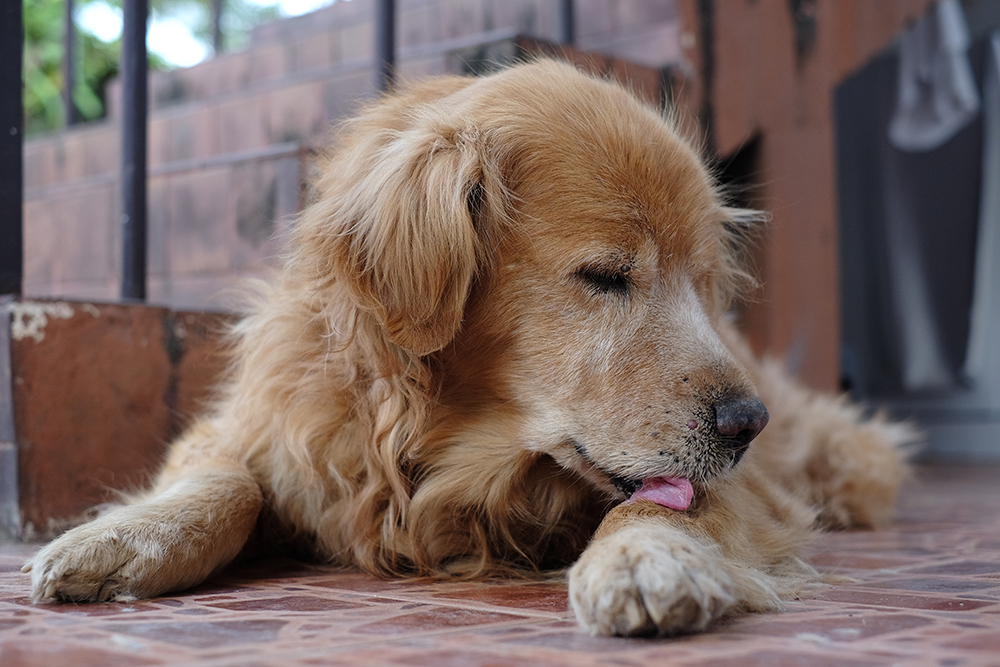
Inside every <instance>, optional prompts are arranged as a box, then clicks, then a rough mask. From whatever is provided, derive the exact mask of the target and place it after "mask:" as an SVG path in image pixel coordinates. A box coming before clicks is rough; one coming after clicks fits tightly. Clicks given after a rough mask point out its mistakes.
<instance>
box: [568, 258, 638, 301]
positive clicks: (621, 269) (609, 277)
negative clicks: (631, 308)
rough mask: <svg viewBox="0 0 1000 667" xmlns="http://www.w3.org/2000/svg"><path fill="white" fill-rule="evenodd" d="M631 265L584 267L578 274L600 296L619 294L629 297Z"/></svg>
mask: <svg viewBox="0 0 1000 667" xmlns="http://www.w3.org/2000/svg"><path fill="white" fill-rule="evenodd" d="M631 271H632V265H631V264H622V265H620V266H613V267H612V266H584V267H582V268H581V269H579V270H578V271H577V272H576V275H577V276H578V277H579V278H580V279H581V280H583V281H584V282H585V283H586V284H587V285H588V286H589V287H590V288H591V289H593V290H594V291H595V292H597V293H599V294H618V295H621V296H628V293H629V290H630V289H631V287H632V279H631V277H630V276H629V272H631Z"/></svg>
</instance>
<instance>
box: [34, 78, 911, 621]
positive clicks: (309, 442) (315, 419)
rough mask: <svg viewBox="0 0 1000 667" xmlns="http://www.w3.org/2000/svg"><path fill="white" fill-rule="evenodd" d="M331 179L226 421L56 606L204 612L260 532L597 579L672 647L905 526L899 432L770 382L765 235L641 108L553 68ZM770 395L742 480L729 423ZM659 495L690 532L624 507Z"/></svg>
mask: <svg viewBox="0 0 1000 667" xmlns="http://www.w3.org/2000/svg"><path fill="white" fill-rule="evenodd" d="M319 174H320V175H319V178H318V180H317V182H316V183H315V188H314V194H313V202H312V203H311V204H310V206H309V207H308V208H307V210H306V211H305V212H304V213H303V214H302V216H301V217H300V219H299V220H298V221H297V224H296V226H295V229H294V233H293V234H292V238H291V239H290V249H289V251H288V255H287V257H286V261H285V264H284V272H283V274H282V275H281V277H280V279H279V280H277V281H276V282H275V283H274V284H273V285H271V286H269V287H266V288H263V289H262V294H261V296H260V298H259V300H258V301H257V302H256V304H255V305H254V306H253V308H252V309H251V311H250V312H249V314H248V315H247V316H246V317H245V318H244V319H243V320H242V322H241V323H240V324H239V325H237V326H236V327H235V331H234V343H233V346H234V349H233V353H234V354H233V364H232V368H231V373H230V377H229V378H228V380H227V381H226V382H225V383H224V384H223V385H222V386H221V388H220V389H219V392H218V398H217V401H216V403H215V405H214V407H213V409H212V410H210V411H209V413H208V414H207V415H206V416H205V417H203V418H201V419H200V420H199V421H197V422H196V423H195V424H194V425H193V426H192V427H191V428H190V430H189V431H188V432H187V433H186V434H185V435H184V436H183V437H181V438H180V439H179V440H178V441H177V442H176V443H174V445H173V447H172V449H171V451H170V454H169V457H168V460H167V462H166V465H165V467H164V469H163V470H162V472H161V474H160V476H159V478H158V480H157V481H156V483H155V485H154V487H153V488H152V489H151V490H150V491H149V492H148V493H147V494H144V495H142V496H140V497H137V498H135V499H134V500H133V501H132V502H130V503H129V504H128V505H126V506H124V507H120V508H118V509H115V510H113V511H111V512H110V513H108V514H106V515H104V516H102V517H100V518H98V519H97V520H95V521H93V522H92V523H89V524H87V525H84V526H81V527H79V528H77V529H75V530H73V531H70V532H69V533H67V534H66V535H64V536H62V537H61V538H59V539H58V540H56V541H55V542H53V543H52V544H51V545H49V546H48V547H46V548H45V549H43V550H42V551H40V552H39V553H38V554H37V555H36V557H35V558H34V559H33V560H32V562H30V563H29V564H28V565H27V566H26V569H30V570H32V572H33V586H34V589H33V597H34V599H36V600H38V599H42V598H49V597H55V598H59V599H71V600H105V599H131V598H134V597H146V596H152V595H157V594H160V593H163V592H166V591H170V590H177V589H181V588H184V587H187V586H191V585H193V584H196V583H198V582H199V581H202V580H203V579H205V578H206V577H207V576H209V575H210V574H211V573H212V572H214V571H216V570H218V569H219V568H221V567H223V566H225V565H226V564H227V563H228V562H230V561H231V560H232V559H233V558H234V557H235V556H236V555H237V554H238V553H239V552H240V551H241V550H242V549H243V548H244V546H245V545H246V543H247V542H248V539H249V538H250V536H251V533H253V532H254V531H255V527H256V529H257V531H256V532H257V533H259V534H260V535H262V536H263V539H265V540H272V541H274V540H278V539H281V540H290V541H292V542H294V543H295V544H298V545H302V544H306V545H308V548H309V549H311V550H312V551H313V552H314V553H315V555H318V556H319V557H321V558H323V559H325V560H328V561H330V562H333V563H336V564H340V565H345V566H354V567H360V568H361V569H363V570H365V571H367V572H371V573H374V574H378V575H383V576H392V575H434V576H464V577H476V576H484V575H494V574H499V573H505V572H512V571H522V572H523V571H539V570H543V569H547V568H560V567H564V566H567V565H570V564H572V563H574V562H575V565H573V567H572V569H571V570H570V573H569V587H570V599H571V602H572V605H573V608H574V610H575V611H576V614H577V617H578V618H579V620H580V622H581V623H582V625H583V626H584V627H585V628H587V629H588V630H590V631H592V632H597V633H614V634H643V633H646V634H648V633H661V634H670V633H675V632H681V631H690V630H699V629H703V628H705V627H706V626H707V625H708V624H709V623H710V622H711V621H712V620H713V619H715V618H718V617H719V616H721V615H723V614H726V613H730V612H733V611H737V610H749V609H767V608H772V607H774V606H776V605H778V604H779V600H780V599H781V598H782V597H784V596H788V595H790V594H792V593H794V591H795V590H797V588H798V587H800V586H801V585H802V584H803V583H805V582H808V581H811V580H813V579H814V576H815V573H814V572H813V571H812V570H811V569H810V568H809V567H808V566H806V565H805V564H803V563H802V562H801V561H799V559H798V557H797V553H798V551H799V549H800V547H801V545H802V544H803V543H804V542H805V541H806V540H808V539H809V537H810V535H811V534H812V532H813V530H814V529H815V527H817V526H818V525H820V524H826V525H831V526H851V525H864V526H868V525H875V524H878V523H880V522H883V521H885V520H886V518H887V517H888V515H889V513H890V511H891V508H892V501H893V498H894V494H895V491H896V487H897V485H898V483H899V480H900V476H901V472H902V459H901V455H900V450H899V445H900V444H902V443H903V441H904V440H906V438H907V437H908V434H907V432H906V431H905V429H903V428H901V427H898V426H892V425H888V424H885V423H881V422H878V421H867V422H866V421H863V420H862V419H861V417H860V414H859V411H858V410H857V409H856V408H854V407H851V406H849V405H847V404H845V403H843V402H841V401H838V400H835V399H832V398H829V397H824V396H817V395H814V394H811V393H809V392H807V391H805V390H803V389H801V388H799V387H797V386H796V385H794V383H792V382H791V381H790V380H789V379H788V378H787V377H786V376H785V375H784V374H783V373H782V372H781V371H780V369H777V368H776V367H773V366H767V365H762V364H760V363H759V362H757V361H756V360H755V359H754V358H753V356H752V355H751V354H750V353H749V351H748V349H747V348H746V346H745V344H744V343H743V342H742V341H741V339H740V338H739V337H738V335H736V334H735V333H734V332H733V331H732V329H731V327H730V326H729V325H727V324H725V322H724V313H725V311H726V310H727V308H728V306H729V304H730V300H731V299H732V297H733V296H734V295H735V294H736V293H737V291H738V290H739V289H740V288H741V286H742V285H743V284H745V283H746V281H747V276H746V275H745V274H744V273H742V271H741V270H740V268H739V263H738V261H737V258H736V254H737V253H738V248H737V245H738V241H739V237H740V236H742V235H744V234H745V232H746V231H747V228H748V226H751V225H754V224H756V222H757V221H758V220H759V217H760V216H756V215H754V214H752V213H749V212H746V211H738V210H734V209H730V208H727V207H726V206H725V205H724V204H723V202H722V199H721V197H720V195H719V193H718V190H717V188H716V186H715V185H714V184H713V181H712V178H711V177H710V175H709V173H708V172H707V171H706V169H705V168H704V166H703V165H702V163H701V161H700V160H699V158H698V156H697V154H696V153H695V152H694V151H693V150H692V148H691V147H690V146H689V145H688V144H687V143H686V142H685V141H684V140H683V139H682V138H681V137H680V136H678V134H677V132H676V131H675V130H674V129H673V125H672V124H671V122H670V121H669V120H665V119H664V118H662V117H661V115H660V114H658V113H657V112H656V111H654V110H652V109H650V108H647V107H646V106H644V105H643V104H641V103H640V102H638V101H637V100H636V99H635V98H634V97H632V96H631V95H630V94H629V93H627V92H626V91H625V90H624V89H623V88H621V87H619V86H617V85H615V84H612V83H609V82H606V81H601V80H596V79H593V78H590V77H587V76H585V75H583V74H581V73H579V72H577V71H576V70H574V69H572V68H571V67H569V66H568V65H563V64H558V63H555V62H548V61H541V62H536V63H532V64H524V65H520V66H517V67H514V68H511V69H508V70H506V71H503V72H500V73H497V74H494V75H492V76H488V77H484V78H481V79H467V78H456V77H453V78H439V79H433V80H430V81H427V82H424V83H419V84H415V85H412V86H410V87H408V88H406V89H405V90H403V91H402V92H400V93H398V94H396V95H393V96H390V97H387V98H386V99H384V100H381V101H380V102H379V103H378V104H376V105H374V106H372V107H371V108H369V109H368V110H367V111H365V112H364V113H362V114H361V115H360V116H359V117H357V118H356V119H355V120H353V121H351V122H349V123H347V124H346V125H345V126H343V127H342V128H341V129H340V133H339V142H338V144H337V145H336V146H335V147H334V148H333V149H332V150H331V151H330V152H329V154H328V155H326V156H325V157H324V158H323V159H322V160H321V161H320V165H319ZM755 392H756V393H759V395H760V396H761V397H762V398H763V401H764V403H765V404H766V405H767V406H768V408H769V409H770V411H771V414H772V415H773V418H772V420H771V425H770V426H769V427H768V428H767V429H766V430H765V431H764V432H763V434H762V435H760V437H758V438H757V439H756V441H755V442H754V444H753V445H752V446H750V448H749V451H748V452H747V454H746V456H745V457H743V459H742V461H740V455H739V453H736V452H735V450H734V449H733V447H732V446H731V445H727V442H726V438H725V437H723V435H722V434H721V430H723V426H722V425H721V424H722V421H721V420H722V417H721V416H719V415H721V412H719V411H720V410H722V408H721V407H719V406H721V405H722V404H723V403H725V402H726V401H733V400H738V401H743V402H744V403H746V404H748V405H749V404H750V403H748V402H754V405H759V403H756V395H757V394H756V393H755ZM759 416H760V415H758V417H759ZM757 421H758V422H759V421H760V419H758V420H757ZM737 462H739V465H736V464H737ZM657 476H677V477H684V478H686V479H689V480H690V482H691V483H692V484H693V486H694V500H693V503H692V504H691V506H690V507H689V508H688V509H687V510H686V511H677V510H671V509H667V508H666V507H661V506H660V505H656V504H653V503H651V502H649V501H646V500H640V501H638V502H635V503H632V504H621V503H620V501H621V500H623V499H624V497H625V496H624V495H623V491H621V490H619V488H616V484H615V482H616V480H617V481H619V486H620V481H621V480H625V481H627V482H633V483H634V482H637V481H638V480H642V479H645V478H652V477H657ZM632 486H634V484H633V485H632ZM630 488H631V487H630ZM598 525H600V527H599V528H598ZM595 531H596V533H595ZM581 554H582V555H581Z"/></svg>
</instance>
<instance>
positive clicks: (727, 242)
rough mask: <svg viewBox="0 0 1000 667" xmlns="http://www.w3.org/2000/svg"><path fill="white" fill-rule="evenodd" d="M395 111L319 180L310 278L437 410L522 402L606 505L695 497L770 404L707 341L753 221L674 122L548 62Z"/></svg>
mask: <svg viewBox="0 0 1000 667" xmlns="http://www.w3.org/2000/svg"><path fill="white" fill-rule="evenodd" d="M400 100H402V101H398V100H397V101H396V102H392V103H390V104H389V105H388V106H389V107H390V108H389V110H388V111H386V110H384V109H383V110H382V111H379V112H377V113H375V114H372V115H370V116H369V117H367V120H364V121H362V122H363V123H368V124H370V127H369V129H368V131H365V128H364V127H362V128H361V131H357V132H355V133H354V134H353V137H354V138H353V139H351V141H353V143H352V144H351V145H349V146H348V147H347V149H346V150H342V151H341V153H340V155H341V156H343V155H347V156H348V157H347V158H344V157H341V158H338V159H340V160H341V162H339V163H336V164H334V165H332V166H328V167H327V171H328V172H332V175H331V179H335V180H336V183H337V184H336V185H334V180H331V183H330V185H329V188H331V189H333V190H335V191H336V192H337V193H338V194H337V195H336V196H326V198H325V203H322V205H323V206H326V207H327V208H328V209H329V210H328V214H327V215H326V218H325V219H327V220H328V221H329V228H327V229H319V228H318V229H316V230H306V231H305V232H304V233H306V234H314V238H312V239H310V240H307V241H306V242H304V243H302V244H300V247H303V248H309V250H308V252H310V253H312V255H311V256H310V259H311V261H312V264H313V265H314V266H315V267H316V271H317V275H319V276H332V278H333V279H334V280H336V281H337V282H339V283H340V284H342V285H343V286H344V287H346V288H347V290H348V292H349V293H350V295H351V298H352V299H353V301H354V303H355V304H356V305H357V307H358V309H359V310H360V312H362V313H363V314H364V316H365V317H369V318H372V319H373V320H374V321H376V322H377V323H378V325H379V326H380V327H381V328H382V330H383V331H384V332H385V334H386V335H387V336H388V337H389V339H391V340H392V342H393V343H394V344H396V345H398V346H400V347H401V348H403V349H405V350H407V351H408V352H410V353H411V354H412V355H414V356H416V357H422V358H424V359H425V361H427V363H432V364H433V365H434V367H435V368H437V369H438V371H439V373H440V375H441V377H442V386H441V395H440V399H439V400H440V402H441V403H442V404H444V405H449V406H451V407H452V408H453V409H455V410H460V411H463V414H465V415H466V417H467V419H468V420H469V421H470V422H476V423H478V424H479V425H480V426H482V425H483V424H488V423H489V421H490V419H491V415H492V414H494V413H497V412H501V411H502V412H504V413H505V414H507V413H509V412H510V411H511V410H516V412H517V413H518V415H519V417H518V419H517V420H516V421H517V423H519V424H520V426H519V428H520V432H519V433H516V434H512V435H513V436H514V437H515V439H516V440H517V441H518V442H517V444H518V446H522V447H525V448H528V449H530V450H531V451H534V452H538V453H542V454H546V455H549V456H551V457H552V458H553V459H555V460H556V461H557V462H558V463H559V464H560V465H561V466H563V467H564V468H566V469H569V470H572V471H575V472H576V473H577V474H579V475H581V476H582V477H584V478H586V479H588V480H590V481H591V482H592V483H593V484H594V485H596V486H597V487H599V488H601V489H604V490H605V491H607V492H608V493H609V494H615V493H617V492H621V493H624V494H625V495H631V493H632V492H633V491H635V490H636V488H638V487H639V486H640V485H641V484H642V482H643V480H646V482H647V486H648V487H658V488H659V490H658V491H657V489H652V488H651V490H650V491H649V493H650V494H652V495H651V496H650V497H653V496H655V494H656V493H661V492H662V493H666V495H667V496H668V497H670V498H673V500H672V502H674V504H683V502H682V499H681V500H678V499H676V498H674V496H677V495H678V494H680V496H683V495H684V485H685V484H686V485H687V489H688V490H689V489H690V484H688V483H687V482H686V480H689V479H690V480H707V479H709V478H711V477H713V476H715V475H718V474H720V473H722V472H724V471H726V470H728V469H729V468H731V467H732V466H734V465H736V463H737V462H738V461H739V460H740V457H741V456H742V455H743V453H744V452H745V451H746V449H747V447H748V446H749V444H750V441H751V440H752V439H753V438H754V437H755V436H756V435H757V433H759V431H760V430H761V429H762V428H763V427H764V425H765V424H766V422H767V411H766V410H765V409H764V406H763V405H762V404H761V403H760V401H759V400H758V399H757V397H756V394H755V391H754V388H753V386H752V384H751V381H750V380H749V378H748V376H747V373H746V371H745V370H744V369H743V368H742V367H741V366H740V364H739V363H737V361H736V360H735V359H734V357H733V355H732V354H731V353H730V352H729V350H728V349H727V348H726V346H725V345H724V344H723V343H722V342H721V340H720V338H719V336H718V334H717V331H716V329H717V327H718V322H719V318H720V317H721V315H722V314H723V312H724V311H725V309H726V308H727V306H728V303H729V299H730V298H731V296H732V294H733V291H734V286H735V285H736V283H738V282H739V280H740V279H741V278H742V277H744V276H743V274H742V273H741V271H740V270H739V268H738V266H737V263H736V262H735V260H734V248H733V243H734V230H735V229H737V228H739V227H740V226H742V225H745V224H750V222H751V217H752V216H749V215H747V214H745V213H741V212H737V211H733V210H731V209H727V208H726V207H725V206H724V205H723V204H722V202H721V199H720V197H719V195H718V193H717V190H716V188H715V186H714V184H713V181H712V178H711V177H710V175H709V174H708V172H707V171H706V169H705V167H704V166H703V165H702V162H701V160H700V159H699V158H698V156H697V154H696V153H695V152H694V151H693V150H692V149H691V148H690V147H689V146H688V144H687V143H685V142H684V141H683V140H682V139H681V138H680V137H679V135H678V134H677V133H676V132H675V131H674V130H673V129H672V126H671V124H670V123H669V122H668V121H665V120H664V119H663V118H662V117H661V116H660V115H659V114H658V113H657V112H655V111H653V110H651V109H649V108H647V107H646V106H644V105H642V104H641V103H640V102H638V101H637V100H636V99H634V98H633V97H632V96H631V95H630V94H628V93H627V92H625V91H624V90H623V89H622V88H620V87H618V86H616V85H614V84H611V83H608V82H604V81H600V80H595V79H592V78H590V77H587V76H585V75H583V74H581V73H579V72H577V71H576V70H574V69H572V68H570V67H569V66H566V65H560V64H556V63H552V62H539V63H534V64H530V65H523V66H520V67H517V68H514V69H511V70H508V71H506V72H502V73H500V74H498V75H494V76H492V77H489V78H486V79H481V80H477V81H475V82H473V83H469V82H467V81H461V80H449V81H446V82H445V83H444V84H438V87H437V88H433V89H432V88H428V89H418V90H417V91H416V92H414V93H412V94H411V95H410V97H406V96H405V95H404V96H403V97H402V98H400ZM393 105H395V106H393ZM376 126H377V127H379V128H380V129H378V130H375V129H371V128H374V127H376ZM321 187H322V186H321ZM303 252H305V251H303ZM661 482H662V484H661ZM663 484H666V487H667V488H666V489H664V488H662V487H663ZM654 499H655V498H654ZM688 499H689V496H688ZM666 504H670V503H669V502H668V503H666Z"/></svg>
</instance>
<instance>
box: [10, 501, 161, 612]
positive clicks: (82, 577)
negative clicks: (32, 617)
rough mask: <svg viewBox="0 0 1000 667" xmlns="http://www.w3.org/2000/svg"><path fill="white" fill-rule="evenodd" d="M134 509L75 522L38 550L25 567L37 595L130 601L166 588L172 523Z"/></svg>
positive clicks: (33, 596) (37, 598) (34, 597)
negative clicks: (139, 517) (166, 553)
mask: <svg viewBox="0 0 1000 667" xmlns="http://www.w3.org/2000/svg"><path fill="white" fill-rule="evenodd" d="M131 509H133V508H121V509H119V510H116V511H113V512H111V513H110V514H109V515H106V516H104V517H101V518H99V519H97V520H95V521H93V522H91V523H88V524H86V525H83V526H80V527H78V528H75V529H73V530H71V531H69V532H68V533H66V534H65V535H63V536H62V537H60V538H59V539H57V540H55V541H54V542H52V543H51V544H49V545H48V546H46V547H45V548H43V549H42V550H41V551H39V552H38V553H37V554H35V556H34V557H33V558H32V559H31V560H30V561H28V562H27V563H26V564H25V566H24V567H23V568H22V570H21V571H22V572H30V573H31V599H32V600H33V601H35V602H39V601H41V600H47V599H55V600H70V601H78V602H99V601H120V602H126V601H130V600H134V599H136V598H139V597H149V596H151V595H156V594H157V593H160V592H163V591H162V584H163V580H164V576H163V575H164V574H165V573H164V572H163V571H162V566H163V561H164V558H163V556H164V551H165V549H164V546H165V544H164V543H165V542H166V541H168V540H169V539H170V538H169V537H168V533H170V532H171V527H170V526H167V525H163V524H162V523H153V522H149V523H144V522H143V521H142V520H136V519H137V517H132V516H127V515H128V514H132V512H129V510H131ZM122 514H125V515H126V516H121V515H122Z"/></svg>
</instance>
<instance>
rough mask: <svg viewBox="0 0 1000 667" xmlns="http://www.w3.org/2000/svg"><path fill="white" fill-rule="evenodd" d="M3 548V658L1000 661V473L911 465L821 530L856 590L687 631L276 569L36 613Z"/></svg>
mask: <svg viewBox="0 0 1000 667" xmlns="http://www.w3.org/2000/svg"><path fill="white" fill-rule="evenodd" d="M34 548H35V547H32V546H24V545H12V546H5V547H2V548H0V665H3V667H19V666H22V665H74V666H79V667H85V666H90V665H95V666H97V665H100V666H114V665H164V664H174V665H199V666H201V665H204V666H221V665H283V666H284V665H360V664H382V665H413V666H419V665H430V666H433V667H448V666H451V665H462V666H465V665H496V666H500V665H540V666H545V665H594V664H602V665H642V666H643V667H648V666H650V665H658V664H677V665H708V664H711V665H747V664H767V665H810V666H812V665H837V666H845V665H847V666H854V665H859V666H860V665H890V664H916V665H1000V468H996V467H993V468H990V467H980V468H945V467H933V468H921V469H920V471H919V474H918V478H917V480H915V481H914V482H912V483H911V484H910V485H909V487H908V488H907V490H906V493H905V495H904V497H903V499H902V503H901V506H900V511H899V514H898V521H897V522H896V524H895V525H894V526H893V527H892V528H890V529H889V530H885V531H881V532H876V533H870V532H850V533H838V534H830V535H826V536H824V537H823V538H822V539H821V540H820V541H819V542H818V543H817V544H816V545H814V546H813V547H812V548H811V550H810V558H811V561H812V562H813V563H814V564H816V565H817V566H819V567H821V568H822V569H824V570H825V571H828V572H831V573H834V574H837V575H843V576H845V577H850V578H851V579H852V580H853V581H849V582H847V583H844V584H841V585H838V586H837V587H824V588H822V589H821V590H819V591H817V592H816V594H815V595H814V596H812V597H809V598H808V599H802V600H799V601H795V602H791V603H789V605H788V608H787V609H786V610H785V611H784V612H782V613H774V614H764V615H755V616H747V617H743V618H739V619H736V620H733V621H730V622H727V623H724V624H722V625H720V626H719V627H717V628H716V629H715V630H714V631H712V632H710V633H707V634H703V635H697V636H691V637H682V638H678V639H667V640H642V639H606V638H592V637H589V636H587V635H585V634H582V633H581V632H579V631H578V630H577V629H576V626H575V624H574V622H573V619H572V615H571V613H570V612H569V611H568V610H567V604H566V589H565V586H564V585H562V584H555V583H553V584H547V583H527V582H493V583H477V584H469V583H444V584H433V585H430V584H419V583H412V582H386V581H380V580H376V579H373V578H370V577H367V576H364V575H360V574H356V573H351V572H344V571H339V570H334V569H329V568H315V567H308V566H304V565H301V564H298V563H295V562H293V561H288V560H281V561H271V562H268V563H262V564H256V565H253V566H250V567H244V568H242V569H240V570H239V571H235V572H231V573H229V574H226V575H224V576H223V577H221V578H219V579H216V580H215V581H213V582H212V583H210V584H208V585H205V586H202V587H200V588H198V589H196V590H193V591H190V592H188V593H186V594H184V595H176V596H170V597H163V598H158V599H155V600H149V601H143V602H137V603H134V604H95V605H73V604H42V605H32V604H31V603H30V602H29V601H28V599H27V597H26V596H27V592H28V591H27V587H28V577H27V575H23V574H21V573H20V572H19V571H18V569H19V567H20V565H21V563H22V562H23V561H24V560H25V559H26V558H27V557H28V556H29V555H30V554H31V553H32V552H33V550H34Z"/></svg>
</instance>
